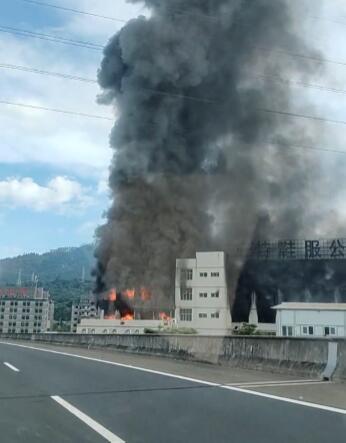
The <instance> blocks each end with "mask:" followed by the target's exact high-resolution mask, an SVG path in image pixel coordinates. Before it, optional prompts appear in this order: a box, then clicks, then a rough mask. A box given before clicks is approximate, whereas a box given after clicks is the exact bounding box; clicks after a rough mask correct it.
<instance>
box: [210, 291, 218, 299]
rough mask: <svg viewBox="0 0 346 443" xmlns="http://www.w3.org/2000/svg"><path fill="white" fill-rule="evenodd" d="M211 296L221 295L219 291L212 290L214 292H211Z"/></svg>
mask: <svg viewBox="0 0 346 443" xmlns="http://www.w3.org/2000/svg"><path fill="white" fill-rule="evenodd" d="M211 297H212V298H219V297H220V293H219V291H216V292H212V293H211Z"/></svg>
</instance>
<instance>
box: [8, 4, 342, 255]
mask: <svg viewBox="0 0 346 443" xmlns="http://www.w3.org/2000/svg"><path fill="white" fill-rule="evenodd" d="M295 1H296V2H297V3H298V4H299V5H301V3H302V2H301V1H298V0H294V1H292V2H291V3H292V4H293V3H294V2H295ZM3 3H4V4H1V17H2V20H1V24H2V25H4V26H16V27H18V28H19V27H21V28H23V29H31V30H35V31H36V32H43V33H46V34H47V33H51V34H55V33H57V34H59V35H63V36H65V37H66V36H67V37H69V38H73V39H80V40H87V41H93V42H98V43H102V44H103V43H105V42H106V41H107V40H108V38H109V37H111V36H112V35H113V34H114V33H115V32H116V30H117V29H119V27H120V26H121V23H116V22H110V21H104V20H98V19H94V18H92V17H86V16H84V17H83V16H77V15H72V14H66V13H63V12H61V11H60V12H59V11H57V10H56V11H54V10H49V9H42V8H38V7H35V6H33V5H24V4H23V3H21V2H20V1H17V0H13V1H11V2H3ZM56 3H59V4H61V5H65V6H66V5H67V6H69V7H71V6H72V3H73V7H76V9H78V8H79V9H84V10H89V11H95V12H99V13H101V14H102V15H110V16H114V17H120V18H124V19H128V18H131V17H136V16H138V14H140V13H143V12H145V10H143V7H142V5H141V4H139V3H137V4H135V5H126V4H125V2H124V1H121V0H118V1H117V2H116V6H115V5H114V1H111V0H104V1H103V2H102V5H100V2H99V1H96V0H73V2H71V1H67V0H60V1H59V2H56ZM318 3H323V5H322V8H321V9H320V10H318V11H316V9H315V4H316V2H315V1H314V0H309V1H306V2H305V4H306V8H305V9H304V8H303V9H302V10H301V14H302V17H306V18H308V20H304V25H302V26H297V32H298V34H301V35H302V36H303V37H304V38H305V40H306V41H307V42H308V43H309V44H311V45H314V46H315V47H316V48H317V49H319V50H320V51H322V52H323V56H324V57H325V58H328V59H330V60H334V61H343V62H345V63H346V49H345V47H344V45H342V44H341V43H342V42H343V41H344V39H345V35H346V6H345V5H344V2H341V1H336V0H326V1H324V2H318ZM302 23H303V21H302ZM0 47H1V53H2V54H3V55H2V60H1V63H7V64H16V65H25V66H30V67H34V68H38V69H45V70H52V71H57V72H64V73H68V74H73V75H79V76H83V77H89V78H96V72H97V69H98V67H99V65H100V61H101V54H98V53H97V54H94V53H90V51H86V50H84V49H81V48H72V47H69V46H63V45H53V44H51V43H48V42H45V41H41V40H34V39H28V38H21V37H19V36H16V35H10V34H5V33H2V34H1V38H0ZM345 79H346V66H344V65H342V64H335V63H328V64H326V65H325V67H324V69H323V70H322V69H320V68H319V66H318V65H317V66H316V74H315V77H314V78H313V83H314V84H317V85H323V86H327V87H330V88H336V89H343V88H344V84H345ZM309 82H311V79H310V80H309ZM62 92H63V93H62ZM98 92H99V88H98V87H97V85H88V84H83V83H79V82H78V83H77V82H71V81H66V80H62V79H54V78H49V77H45V76H44V77H41V76H36V75H32V74H28V73H21V72H18V71H10V70H1V77H0V96H1V99H3V100H11V101H17V102H22V103H23V102H24V103H31V104H38V105H41V106H48V107H55V108H63V109H71V110H77V111H82V112H88V113H93V114H101V115H106V116H109V117H111V116H112V115H114V114H113V111H112V110H111V109H110V108H109V107H104V106H99V105H97V104H96V95H97V94H98ZM292 97H293V102H292V104H291V105H292V110H293V111H294V112H295V111H298V112H302V113H306V114H313V115H318V116H322V117H327V118H331V119H339V120H346V112H345V111H344V103H345V99H346V98H345V97H346V95H345V94H343V93H340V92H339V93H331V92H328V91H323V90H318V89H308V88H302V87H301V86H298V85H297V86H295V87H293V88H292ZM308 102H310V103H311V107H310V108H309V107H308V105H307V104H306V103H308ZM0 106H1V115H2V118H1V121H0V130H1V134H2V137H1V147H0V227H1V247H0V256H7V255H16V254H17V253H21V252H27V251H43V250H47V249H50V248H53V247H57V246H69V245H76V244H80V243H83V242H87V241H91V240H92V238H93V231H94V227H95V225H96V224H98V223H99V221H100V219H101V216H102V212H103V211H104V210H105V209H106V208H107V207H108V206H109V201H108V197H107V190H106V180H107V174H108V165H109V162H110V158H111V150H110V149H109V147H108V136H109V132H110V129H111V126H112V122H107V121H105V122H102V121H101V122H100V121H94V120H85V119H78V118H74V117H71V116H63V115H61V116H60V115H56V114H49V113H44V112H37V113H36V112H35V113H33V112H28V111H26V110H23V109H19V108H18V109H15V108H9V107H5V106H3V105H0ZM316 125H317V126H320V124H319V123H316ZM309 127H311V125H310V124H309ZM345 131H346V126H344V125H336V124H328V125H325V128H324V131H321V132H320V131H319V137H318V140H310V144H312V146H319V147H321V148H327V149H332V150H333V149H334V150H346V147H345V146H344V141H343V140H344V139H345V136H344V132H345ZM311 156H313V157H314V158H316V160H317V161H318V163H319V165H320V166H321V169H320V170H319V172H318V174H319V175H320V182H316V181H315V180H314V181H312V182H311V186H313V189H312V190H313V191H314V192H313V193H312V194H311V195H313V197H314V198H313V204H314V207H315V211H316V218H319V219H320V222H319V225H318V226H315V227H314V230H315V232H316V235H318V236H322V237H324V236H327V237H330V236H332V235H333V232H335V233H336V234H338V235H344V219H345V217H346V206H345V203H344V201H345V191H344V189H343V183H344V179H345V172H344V171H345V166H346V155H340V154H335V153H331V152H321V151H311ZM310 172H312V171H310ZM310 172H309V171H307V174H309V173H310ZM321 215H322V217H321ZM28 233H30V235H28Z"/></svg>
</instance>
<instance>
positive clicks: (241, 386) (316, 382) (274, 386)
mask: <svg viewBox="0 0 346 443" xmlns="http://www.w3.org/2000/svg"><path fill="white" fill-rule="evenodd" d="M332 383H333V382H331V381H321V380H320V381H307V382H306V383H303V382H300V383H271V384H268V383H267V384H266V385H263V384H256V383H254V384H253V385H246V386H245V385H239V386H237V387H239V388H247V389H252V388H263V389H265V388H280V387H284V388H287V387H289V386H309V385H330V384H332ZM228 386H229V385H228ZM231 386H232V385H231Z"/></svg>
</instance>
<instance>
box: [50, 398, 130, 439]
mask: <svg viewBox="0 0 346 443" xmlns="http://www.w3.org/2000/svg"><path fill="white" fill-rule="evenodd" d="M51 398H52V399H53V400H54V401H56V402H57V403H58V404H59V405H60V406H62V407H63V408H65V409H66V410H67V411H69V412H70V413H71V414H73V415H74V416H75V417H77V418H79V420H81V421H82V422H83V423H85V424H86V425H88V426H89V427H90V428H91V429H93V430H94V431H95V432H97V433H98V434H99V435H101V437H103V438H104V439H106V440H107V441H109V442H110V443H125V441H124V440H122V439H121V438H119V437H118V436H117V435H115V434H113V433H112V432H111V431H109V430H108V429H106V428H104V427H103V426H102V425H100V423H97V421H95V420H93V419H92V418H91V417H89V416H88V415H86V414H84V412H82V411H80V410H79V409H77V408H75V407H74V406H72V405H71V403H69V402H67V401H66V400H64V399H63V398H61V397H59V396H58V395H52V396H51Z"/></svg>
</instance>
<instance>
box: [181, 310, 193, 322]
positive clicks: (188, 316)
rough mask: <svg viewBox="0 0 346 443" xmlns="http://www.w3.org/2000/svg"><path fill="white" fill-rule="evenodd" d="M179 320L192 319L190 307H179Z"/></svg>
mask: <svg viewBox="0 0 346 443" xmlns="http://www.w3.org/2000/svg"><path fill="white" fill-rule="evenodd" d="M180 320H181V321H192V309H180Z"/></svg>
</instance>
